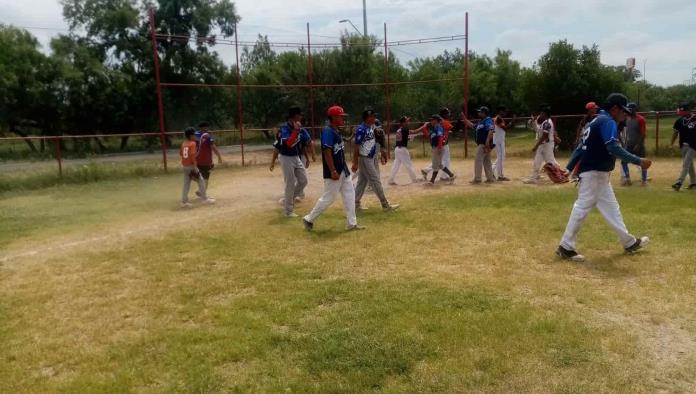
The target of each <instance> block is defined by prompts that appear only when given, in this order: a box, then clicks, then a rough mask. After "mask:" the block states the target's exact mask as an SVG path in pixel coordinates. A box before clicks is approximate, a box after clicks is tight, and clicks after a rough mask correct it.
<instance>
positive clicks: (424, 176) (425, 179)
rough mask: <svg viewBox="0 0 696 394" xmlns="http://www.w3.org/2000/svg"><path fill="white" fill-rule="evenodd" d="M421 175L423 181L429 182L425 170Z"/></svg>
mask: <svg viewBox="0 0 696 394" xmlns="http://www.w3.org/2000/svg"><path fill="white" fill-rule="evenodd" d="M421 175H423V180H424V181H427V180H428V172H427V171H425V170H421Z"/></svg>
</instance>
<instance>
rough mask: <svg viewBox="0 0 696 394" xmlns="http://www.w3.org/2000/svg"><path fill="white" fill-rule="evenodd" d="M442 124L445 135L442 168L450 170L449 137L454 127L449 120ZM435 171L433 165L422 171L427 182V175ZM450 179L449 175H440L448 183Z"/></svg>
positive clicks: (443, 173)
mask: <svg viewBox="0 0 696 394" xmlns="http://www.w3.org/2000/svg"><path fill="white" fill-rule="evenodd" d="M441 124H442V131H443V133H444V134H443V143H442V167H443V168H450V147H449V136H450V133H451V132H452V129H453V128H454V126H453V125H452V122H450V121H449V120H447V119H444V120H443V121H442V123H441ZM433 170H435V168H433V166H432V164H431V165H429V166H428V167H426V168H424V169H422V170H421V172H422V173H423V175H424V176H425V177H426V180H427V175H428V174H429V173H430V172H431V171H433ZM449 178H450V177H449V175H447V173H446V172H444V171H443V172H442V173H441V174H440V179H442V180H443V181H447V180H449Z"/></svg>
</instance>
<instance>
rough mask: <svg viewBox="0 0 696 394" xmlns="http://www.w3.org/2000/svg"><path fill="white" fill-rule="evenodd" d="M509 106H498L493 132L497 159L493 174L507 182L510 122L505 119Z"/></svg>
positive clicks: (499, 179) (501, 180)
mask: <svg viewBox="0 0 696 394" xmlns="http://www.w3.org/2000/svg"><path fill="white" fill-rule="evenodd" d="M506 111H507V108H505V107H504V106H500V107H498V115H496V117H495V119H494V120H493V123H494V125H495V131H494V133H493V145H495V153H496V159H495V164H494V165H493V174H494V175H495V177H496V179H497V180H498V181H500V182H507V181H509V180H510V178H508V177H506V176H505V174H504V172H503V167H504V164H505V134H506V133H507V129H508V128H509V127H510V124H509V123H507V122H506V121H505V112H506Z"/></svg>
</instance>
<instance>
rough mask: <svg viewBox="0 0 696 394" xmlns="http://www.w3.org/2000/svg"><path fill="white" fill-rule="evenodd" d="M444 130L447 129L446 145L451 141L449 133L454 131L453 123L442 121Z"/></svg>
mask: <svg viewBox="0 0 696 394" xmlns="http://www.w3.org/2000/svg"><path fill="white" fill-rule="evenodd" d="M442 128H443V129H445V144H446V143H447V142H448V141H449V133H450V131H452V129H453V128H454V126H452V122H450V121H449V120H447V119H445V120H443V121H442Z"/></svg>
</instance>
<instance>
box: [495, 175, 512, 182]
mask: <svg viewBox="0 0 696 394" xmlns="http://www.w3.org/2000/svg"><path fill="white" fill-rule="evenodd" d="M498 182H510V178H508V177H506V176H499V177H498Z"/></svg>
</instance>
